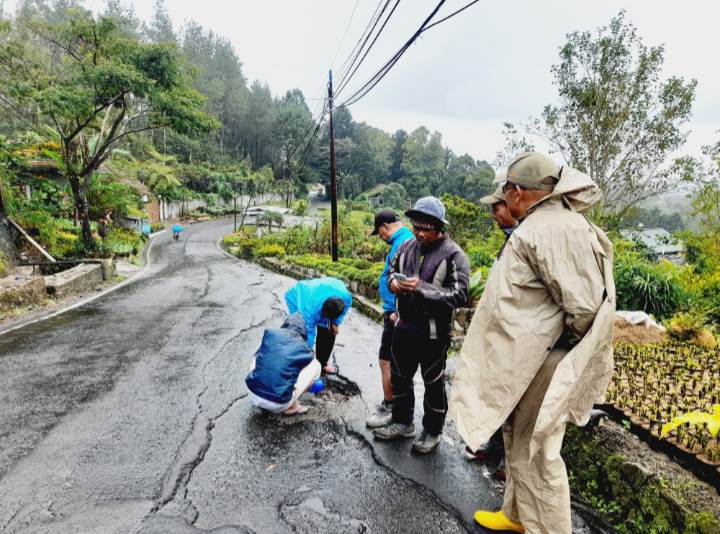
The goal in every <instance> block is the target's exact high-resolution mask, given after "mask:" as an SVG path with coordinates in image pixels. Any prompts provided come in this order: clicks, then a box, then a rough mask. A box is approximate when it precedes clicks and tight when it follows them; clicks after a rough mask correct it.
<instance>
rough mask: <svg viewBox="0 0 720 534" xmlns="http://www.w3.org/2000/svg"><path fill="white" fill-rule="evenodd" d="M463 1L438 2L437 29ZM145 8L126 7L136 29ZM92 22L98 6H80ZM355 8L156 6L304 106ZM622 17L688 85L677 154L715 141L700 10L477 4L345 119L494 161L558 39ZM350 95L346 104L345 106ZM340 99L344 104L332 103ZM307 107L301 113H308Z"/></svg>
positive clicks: (422, 4)
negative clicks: (688, 114)
mask: <svg viewBox="0 0 720 534" xmlns="http://www.w3.org/2000/svg"><path fill="white" fill-rule="evenodd" d="M357 1H358V4H357V11H356V12H355V15H354V17H353V19H352V22H351V23H350V26H349V30H348V32H347V36H346V37H345V40H344V42H343V43H342V46H341V47H340V52H339V54H338V55H337V60H336V61H335V64H334V68H335V70H336V71H337V70H338V69H339V67H340V65H341V64H342V63H343V61H344V60H345V58H346V57H347V56H348V55H349V54H350V51H351V50H352V48H353V46H354V45H355V43H356V42H357V41H358V39H359V37H360V34H361V33H362V32H363V30H364V29H365V27H366V25H367V23H368V22H369V20H370V18H371V16H372V13H373V12H374V10H375V8H376V7H377V5H378V1H379V0H357ZM468 1H469V0H447V2H446V3H445V5H444V6H443V9H442V10H441V12H440V13H439V14H438V18H441V17H442V16H443V13H445V14H449V13H451V12H452V11H455V10H456V9H458V8H460V7H462V6H463V5H465V4H466V3H467V2H468ZM154 3H155V2H154V0H144V1H142V2H138V1H136V2H135V9H136V11H137V13H138V15H139V16H140V18H142V19H145V20H148V19H149V18H150V16H151V15H152V10H153V5H154ZM86 5H87V6H88V7H90V8H91V9H94V10H98V9H100V10H102V9H103V8H104V5H105V1H104V0H86ZM355 5H356V0H261V1H259V0H235V1H228V0H202V1H198V0H166V1H165V6H166V7H167V9H168V11H169V12H170V15H171V17H172V19H173V23H174V25H175V29H176V31H177V30H179V29H180V27H181V26H182V24H183V22H184V21H188V20H191V19H194V20H196V21H197V22H199V23H200V24H201V25H202V26H204V27H205V28H206V29H212V30H213V31H215V32H217V33H218V34H220V35H223V36H225V37H227V38H229V39H230V40H231V41H232V43H233V44H234V45H235V50H236V52H237V54H238V56H239V57H240V59H241V61H242V62H243V63H244V67H243V71H244V73H245V75H246V77H247V78H248V79H249V80H250V81H252V80H256V79H258V80H261V81H262V82H267V83H268V84H269V85H270V87H271V89H272V91H273V93H275V94H281V93H284V92H285V91H286V90H288V89H292V88H295V87H299V88H300V89H302V91H303V93H304V94H305V96H306V97H307V98H308V99H310V98H314V97H316V96H318V90H320V89H321V88H323V87H324V84H325V83H326V80H327V71H328V69H329V68H330V66H331V65H332V63H333V58H334V57H335V55H336V52H337V51H338V47H339V46H340V43H341V39H342V37H343V33H344V32H345V29H346V27H347V25H348V21H349V20H350V16H351V14H352V12H353V8H354V7H355ZM435 5H437V0H405V1H404V2H401V3H400V5H399V7H398V9H397V11H396V12H395V14H394V15H393V18H392V19H391V22H390V23H389V24H388V26H387V27H386V29H385V31H384V32H383V34H382V36H381V37H380V39H379V40H378V42H377V44H376V45H375V47H374V48H373V50H372V52H371V53H370V54H369V55H368V57H367V59H366V60H365V65H367V67H368V68H367V69H361V70H360V71H358V73H357V75H356V76H355V78H354V80H353V83H352V84H351V85H352V86H354V87H359V86H360V85H362V84H361V82H362V83H364V81H365V80H367V79H368V78H369V77H370V76H371V75H372V74H374V71H375V70H376V69H377V68H378V67H380V66H381V65H382V64H384V63H385V61H387V60H388V59H389V58H390V57H391V56H392V55H393V54H394V53H395V52H396V51H397V49H398V48H399V47H400V46H401V44H402V43H404V42H405V41H406V40H407V39H408V38H409V37H410V35H412V33H414V31H415V30H416V29H417V28H418V27H419V26H420V24H421V22H422V20H424V19H425V18H426V17H427V16H428V15H429V14H430V12H431V11H432V9H433V8H434V7H435ZM621 9H625V10H626V11H627V20H629V21H631V22H632V23H633V24H634V25H635V26H636V27H637V29H638V34H639V35H640V36H641V37H642V38H643V40H644V42H645V44H646V45H648V46H654V45H661V44H664V45H665V68H664V72H663V75H664V77H670V76H678V77H683V78H685V80H690V79H693V78H694V79H697V80H698V88H697V95H696V101H695V105H694V107H693V110H694V112H693V118H692V121H691V123H690V125H689V126H688V129H689V130H691V131H692V133H691V134H690V138H689V141H688V143H687V145H686V149H685V151H684V152H686V153H689V154H693V155H699V153H700V147H701V146H702V145H705V144H711V143H715V142H717V141H718V140H720V133H716V132H717V131H718V130H720V100H719V99H718V97H717V95H720V71H718V69H717V68H715V64H716V59H715V58H716V55H717V52H718V50H720V46H719V45H720V32H718V31H717V27H716V26H717V20H718V18H719V15H720V3H716V2H711V1H708V0H704V1H699V0H686V1H684V2H677V1H667V0H625V1H618V0H595V1H588V0H585V1H582V2H580V1H577V0H544V1H542V2H538V1H531V0H518V1H502V2H500V1H494V2H491V1H490V0H487V1H485V0H483V1H481V2H479V3H478V4H475V5H474V6H472V7H471V8H469V9H468V10H466V11H464V12H463V13H462V14H460V15H458V16H457V17H455V18H453V19H451V20H449V21H447V22H445V23H443V24H442V25H440V26H438V27H436V28H434V29H432V30H430V31H428V32H427V33H425V34H424V36H423V37H422V38H421V39H420V40H418V41H417V43H416V44H415V45H414V46H413V47H412V48H411V49H410V50H408V52H407V53H406V54H405V55H404V56H403V58H402V59H401V60H400V62H399V63H398V64H397V65H396V67H395V68H394V69H393V70H392V71H391V72H390V73H389V74H388V75H387V76H386V77H385V78H384V79H383V81H382V82H381V83H380V85H378V86H377V87H376V88H375V89H374V90H373V91H372V92H371V93H370V94H369V95H368V96H367V97H365V98H364V99H363V100H361V101H360V102H358V103H357V104H355V105H354V106H352V107H351V108H350V110H351V111H352V113H353V116H354V117H355V119H356V120H358V121H367V122H368V123H369V124H371V125H373V126H376V127H379V128H382V129H383V130H385V131H387V132H389V133H392V132H394V131H395V130H397V129H398V128H404V129H405V130H407V131H412V130H413V129H415V128H417V127H418V126H421V125H425V126H427V127H428V128H430V129H431V130H438V131H440V132H441V133H442V134H443V141H444V144H447V145H449V146H450V147H451V148H452V149H453V150H454V151H455V153H456V154H458V155H461V154H464V153H466V152H467V153H470V154H471V155H472V156H473V157H474V158H476V159H487V160H488V161H492V160H493V159H494V156H495V153H496V152H497V151H498V150H499V149H501V148H502V147H503V146H504V140H503V137H502V135H501V130H502V123H503V122H506V121H508V122H514V123H517V122H519V121H523V120H526V119H527V118H528V116H530V115H535V116H538V115H539V114H540V112H541V111H542V108H543V106H544V105H546V104H549V103H553V102H555V99H556V88H555V87H554V86H553V85H552V76H551V73H550V67H551V66H552V65H553V64H555V63H557V62H558V50H559V48H560V47H561V46H562V45H563V44H564V43H565V42H566V39H565V35H566V34H567V33H570V32H574V31H587V30H591V31H595V30H596V28H597V27H598V26H603V25H606V24H608V23H609V21H610V19H611V18H612V17H613V16H615V15H617V14H618V12H619V11H620V10H621ZM350 89H351V87H348V90H347V91H346V92H345V93H346V94H348V95H349V93H350ZM341 97H342V95H341ZM315 103H316V102H313V101H311V102H309V104H310V105H311V108H312V107H313V105H314V104H315Z"/></svg>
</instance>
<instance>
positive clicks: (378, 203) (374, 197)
mask: <svg viewBox="0 0 720 534" xmlns="http://www.w3.org/2000/svg"><path fill="white" fill-rule="evenodd" d="M386 187H387V185H386V184H378V185H376V186H375V187H373V188H372V189H371V190H370V191H368V192H367V197H368V201H369V202H370V206H372V207H373V208H379V207H382V205H383V201H382V192H383V191H385V188H386Z"/></svg>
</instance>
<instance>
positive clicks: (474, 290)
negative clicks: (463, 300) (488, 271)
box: [468, 271, 487, 306]
mask: <svg viewBox="0 0 720 534" xmlns="http://www.w3.org/2000/svg"><path fill="white" fill-rule="evenodd" d="M485 276H486V275H485V274H484V273H483V272H482V271H476V272H474V273H473V275H472V276H471V277H470V285H469V290H468V305H469V306H476V305H477V303H478V302H480V297H481V296H482V294H483V292H484V291H485V284H486V283H487V279H486V278H485Z"/></svg>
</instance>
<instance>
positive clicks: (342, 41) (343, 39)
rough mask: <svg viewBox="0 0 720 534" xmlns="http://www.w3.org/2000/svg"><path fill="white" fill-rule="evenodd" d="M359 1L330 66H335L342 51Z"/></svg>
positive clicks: (358, 0) (358, 1)
mask: <svg viewBox="0 0 720 534" xmlns="http://www.w3.org/2000/svg"><path fill="white" fill-rule="evenodd" d="M359 3H360V0H357V2H355V7H354V8H353V12H352V15H350V20H349V21H348V23H347V26H345V33H343V36H342V39H340V45H338V49H337V52H335V57H334V58H333V60H332V63H331V64H330V68H333V66H334V65H335V60H336V59H337V57H338V54H339V53H340V49H341V48H342V45H343V43H344V42H345V37H346V36H347V32H348V30H349V29H350V24H351V23H352V20H353V17H354V16H355V11H356V10H357V6H358V4H359Z"/></svg>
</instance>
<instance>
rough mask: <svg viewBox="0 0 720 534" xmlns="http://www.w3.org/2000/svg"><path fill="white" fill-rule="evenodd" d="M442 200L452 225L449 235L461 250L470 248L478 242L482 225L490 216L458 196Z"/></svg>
mask: <svg viewBox="0 0 720 534" xmlns="http://www.w3.org/2000/svg"><path fill="white" fill-rule="evenodd" d="M440 200H441V201H442V203H443V204H444V205H445V218H446V219H447V220H448V222H449V223H450V225H449V226H448V227H447V229H446V230H447V232H448V234H449V235H450V237H452V239H453V240H454V241H455V242H456V243H457V244H458V245H460V247H461V248H463V249H467V248H469V245H470V244H471V243H472V242H474V241H476V240H477V237H478V234H480V230H481V225H482V223H483V221H484V220H485V219H487V217H488V215H487V214H486V213H482V212H481V211H480V208H479V207H477V206H476V205H474V204H471V203H470V202H468V201H466V200H464V199H462V198H460V197H458V196H451V195H448V194H446V195H443V197H442V198H441V199H440Z"/></svg>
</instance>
